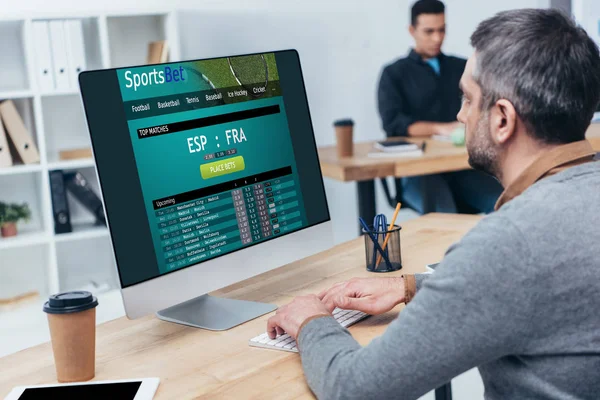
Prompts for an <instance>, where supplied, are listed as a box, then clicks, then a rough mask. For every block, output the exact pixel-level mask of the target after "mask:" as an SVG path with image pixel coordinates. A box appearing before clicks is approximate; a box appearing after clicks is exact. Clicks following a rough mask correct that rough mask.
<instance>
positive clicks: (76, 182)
mask: <svg viewBox="0 0 600 400" xmlns="http://www.w3.org/2000/svg"><path fill="white" fill-rule="evenodd" d="M64 179H65V186H66V188H67V190H68V191H69V192H70V193H71V194H72V195H73V196H74V197H75V198H76V199H77V200H79V202H80V203H81V204H82V205H83V206H84V207H85V208H87V209H88V210H89V211H90V212H91V213H92V214H94V217H96V223H97V224H103V225H106V218H105V217H104V208H103V207H102V201H101V200H100V198H99V197H98V195H97V194H96V193H94V191H93V190H92V188H91V187H90V184H89V182H88V181H87V179H85V177H84V176H83V175H82V174H81V173H80V172H68V173H66V174H64Z"/></svg>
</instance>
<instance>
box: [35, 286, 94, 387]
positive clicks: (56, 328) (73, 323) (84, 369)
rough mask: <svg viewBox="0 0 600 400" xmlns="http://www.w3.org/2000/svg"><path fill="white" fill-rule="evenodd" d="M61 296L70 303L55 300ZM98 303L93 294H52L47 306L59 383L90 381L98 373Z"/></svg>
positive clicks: (62, 299)
mask: <svg viewBox="0 0 600 400" xmlns="http://www.w3.org/2000/svg"><path fill="white" fill-rule="evenodd" d="M85 293H87V294H85ZM82 294H84V295H82ZM57 296H58V297H59V300H58V301H63V303H65V301H66V302H67V303H68V305H66V306H65V305H64V304H63V305H62V306H61V304H57V303H56V301H55V302H54V303H53V302H52V298H53V297H57ZM65 299H66V300H65ZM74 299H77V300H74ZM69 302H70V303H69ZM75 302H78V303H77V304H74V303H75ZM96 305H98V301H97V300H96V298H95V297H93V296H92V295H91V293H89V292H71V293H61V294H60V295H54V296H52V297H51V298H50V301H49V302H47V303H46V305H45V306H44V311H45V312H47V313H48V324H49V326H50V336H51V338H52V351H53V353H54V364H55V367H56V377H57V379H58V381H59V382H80V381H88V380H90V379H92V378H93V377H94V376H95V373H96V308H95V307H96Z"/></svg>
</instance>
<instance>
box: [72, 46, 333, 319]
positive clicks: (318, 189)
mask: <svg viewBox="0 0 600 400" xmlns="http://www.w3.org/2000/svg"><path fill="white" fill-rule="evenodd" d="M79 84H80V88H81V95H82V100H83V104H84V108H85V113H86V117H87V121H88V127H89V132H90V136H91V141H92V146H93V152H94V158H95V162H96V166H97V171H98V178H99V182H100V187H101V190H102V195H103V199H104V207H105V214H106V217H107V221H108V226H109V229H110V237H111V241H112V246H113V252H114V255H115V261H116V265H117V270H118V276H119V279H120V284H121V292H122V296H123V300H124V304H125V310H126V313H127V316H128V317H129V318H136V317H140V316H143V315H146V314H148V313H152V312H157V315H158V316H159V318H162V319H164V320H167V321H172V322H177V323H181V324H185V325H191V326H197V327H202V328H207V329H214V330H222V329H228V328H230V327H232V326H235V325H237V324H240V323H242V322H244V321H247V320H250V319H252V318H255V317H257V316H259V315H263V314H265V313H268V312H270V311H272V310H274V309H275V308H276V307H275V306H274V305H270V304H264V303H261V302H249V301H241V300H230V299H225V298H219V297H214V296H208V295H207V293H209V292H211V291H214V290H216V289H220V288H223V287H225V286H228V285H231V284H233V283H236V282H239V281H242V280H245V279H248V278H251V277H253V276H256V275H258V274H261V273H264V272H266V271H269V270H271V269H274V268H277V267H279V266H281V265H283V264H287V263H290V262H293V261H295V260H298V259H300V258H304V257H306V256H309V255H311V254H315V253H316V252H319V251H323V250H325V249H327V248H329V247H331V245H332V234H331V222H330V215H329V209H328V206H327V200H326V197H325V190H324V185H323V178H322V175H321V170H320V166H319V160H318V155H317V149H316V144H315V138H314V132H313V127H312V123H311V118H310V112H309V108H308V102H307V98H306V91H305V88H304V81H303V77H302V71H301V67H300V60H299V56H298V53H297V52H296V51H295V50H286V51H276V52H270V53H263V54H249V55H240V56H231V57H223V58H212V59H203V60H193V61H182V62H176V63H166V64H156V65H145V66H136V67H126V68H117V69H106V70H98V71H88V72H84V73H82V74H81V75H80V77H79ZM269 295H270V293H262V294H259V296H254V297H255V298H256V299H257V300H260V299H266V298H268V297H269ZM261 296H262V297H261Z"/></svg>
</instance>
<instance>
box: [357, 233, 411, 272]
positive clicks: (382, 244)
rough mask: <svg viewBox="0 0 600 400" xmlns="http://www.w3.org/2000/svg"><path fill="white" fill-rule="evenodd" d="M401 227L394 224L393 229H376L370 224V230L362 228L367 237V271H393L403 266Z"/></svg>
mask: <svg viewBox="0 0 600 400" xmlns="http://www.w3.org/2000/svg"><path fill="white" fill-rule="evenodd" d="M401 229H402V227H400V226H398V225H394V227H393V228H392V229H390V230H387V231H375V230H374V229H373V226H369V230H368V231H367V230H365V229H363V230H362V232H363V236H364V238H365V254H366V264H367V271H370V272H393V271H398V270H399V269H401V268H402V252H401V251H400V230H401ZM386 237H387V243H386ZM382 250H383V254H382Z"/></svg>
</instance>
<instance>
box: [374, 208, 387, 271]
mask: <svg viewBox="0 0 600 400" xmlns="http://www.w3.org/2000/svg"><path fill="white" fill-rule="evenodd" d="M387 230H388V224H387V218H386V216H385V214H377V215H376V216H375V218H374V219H373V232H374V233H375V239H376V240H377V242H379V235H385V233H386V232H387ZM384 252H385V255H386V256H387V255H388V251H387V249H385V250H384ZM376 256H377V252H376V251H374V252H373V267H375V264H376Z"/></svg>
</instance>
